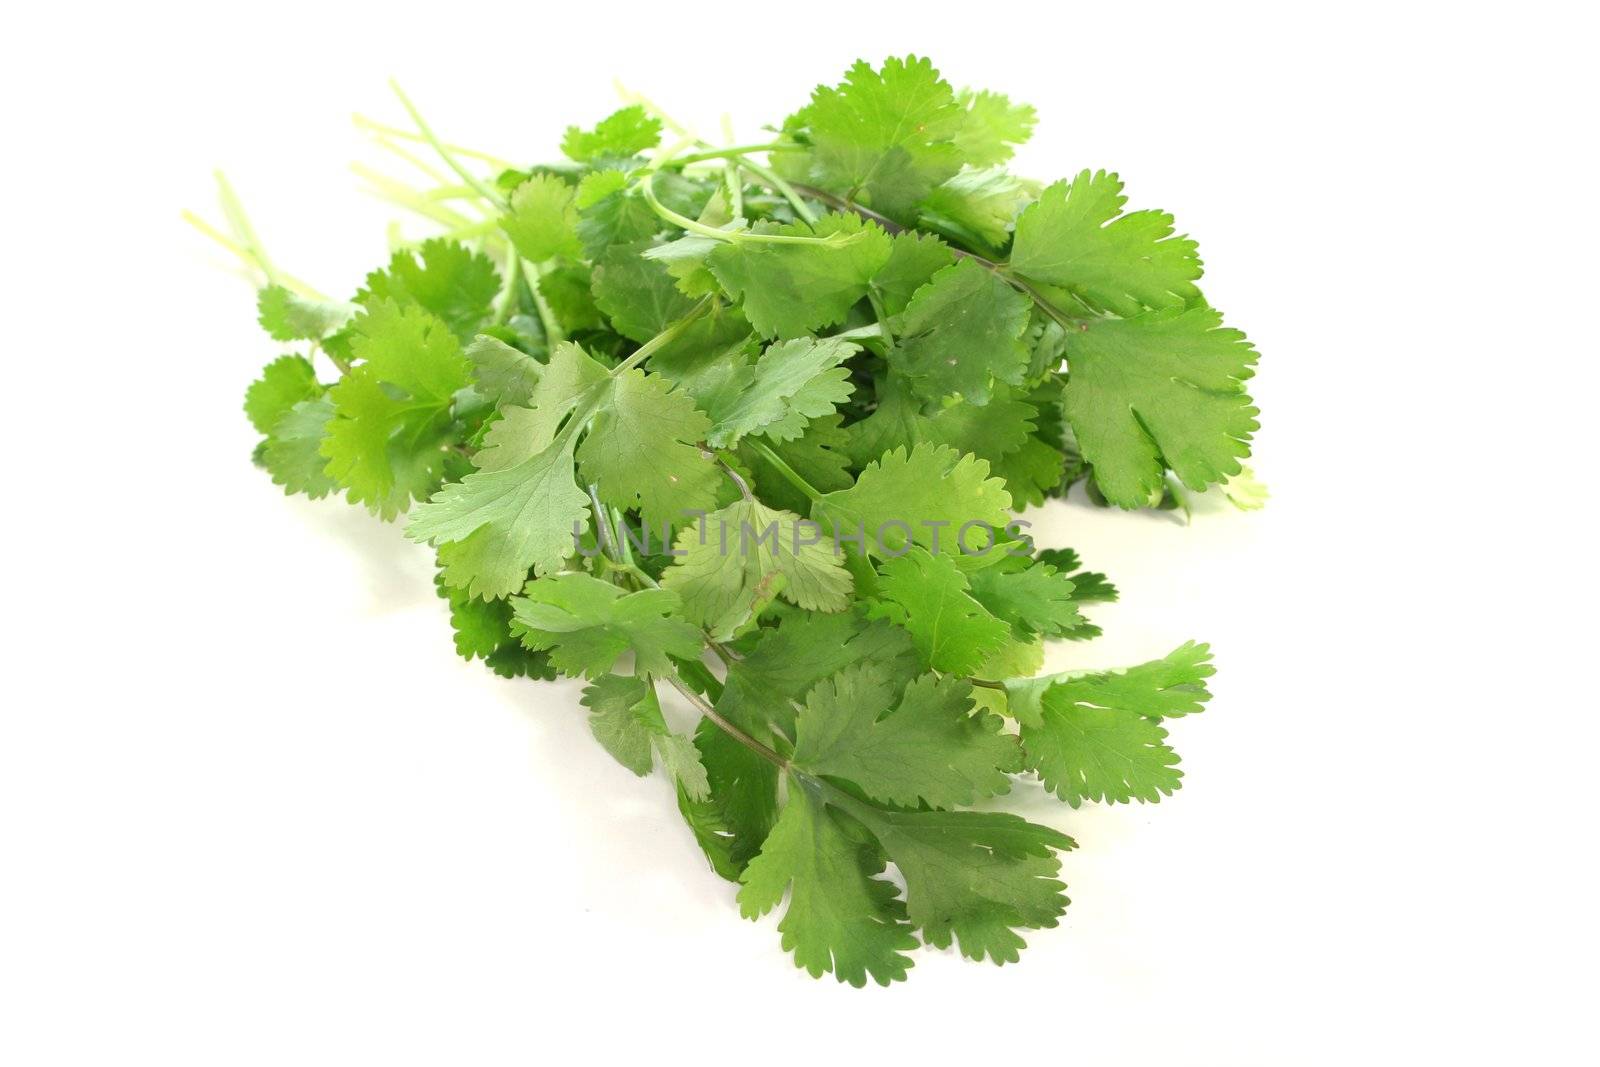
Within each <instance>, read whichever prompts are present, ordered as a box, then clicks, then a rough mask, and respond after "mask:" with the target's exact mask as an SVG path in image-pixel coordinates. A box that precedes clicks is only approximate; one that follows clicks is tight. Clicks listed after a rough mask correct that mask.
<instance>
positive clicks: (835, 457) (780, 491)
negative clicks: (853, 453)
mask: <svg viewBox="0 0 1600 1067" xmlns="http://www.w3.org/2000/svg"><path fill="white" fill-rule="evenodd" d="M840 422H841V419H840V417H839V416H838V415H824V416H822V417H821V418H816V419H812V420H811V424H810V425H809V426H807V427H806V431H805V433H803V434H801V435H800V436H799V437H797V438H795V439H794V440H792V441H773V440H771V439H768V440H766V441H764V442H763V443H764V444H765V445H767V447H769V448H770V449H771V450H772V451H773V452H774V453H776V454H777V456H778V458H779V459H780V460H782V461H783V462H784V463H786V464H788V465H789V468H790V469H791V470H793V471H794V472H795V473H797V474H799V475H800V477H801V478H802V479H804V480H805V483H806V484H807V485H808V486H810V487H812V488H813V489H816V490H817V491H818V492H822V493H832V492H835V491H837V490H840V489H846V488H848V487H849V486H850V485H851V483H852V482H853V481H854V479H853V478H852V477H851V476H850V473H849V467H850V456H849V454H848V453H847V452H846V451H845V446H846V445H847V443H848V442H849V438H848V436H847V435H846V434H845V432H844V430H842V429H840V425H839V424H840ZM739 458H740V459H741V460H743V461H744V463H745V465H746V466H748V467H749V468H750V474H751V479H752V483H753V485H754V486H755V490H756V495H757V496H759V497H760V498H761V499H763V500H766V501H768V502H770V503H772V504H775V505H777V506H779V507H782V508H784V509H785V510H788V511H794V512H797V513H798V512H804V511H806V510H808V509H809V508H810V506H811V503H810V500H809V498H808V497H807V496H806V494H805V492H804V491H802V490H800V489H798V488H796V487H795V486H794V485H793V484H791V483H790V482H789V480H788V479H787V478H786V477H784V475H783V474H782V473H780V472H779V471H778V469H777V468H776V467H774V466H772V463H771V461H770V460H768V458H767V457H766V456H765V455H763V454H762V453H760V452H758V451H756V450H755V449H753V448H750V447H748V444H746V445H742V446H741V447H740V450H739Z"/></svg>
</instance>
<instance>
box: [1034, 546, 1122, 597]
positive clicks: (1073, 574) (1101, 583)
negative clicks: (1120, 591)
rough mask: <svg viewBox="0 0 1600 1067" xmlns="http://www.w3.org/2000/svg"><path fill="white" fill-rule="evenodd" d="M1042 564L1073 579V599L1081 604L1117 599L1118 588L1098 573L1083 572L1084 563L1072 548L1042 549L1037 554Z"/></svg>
mask: <svg viewBox="0 0 1600 1067" xmlns="http://www.w3.org/2000/svg"><path fill="white" fill-rule="evenodd" d="M1037 558H1038V560H1039V562H1040V563H1047V564H1049V565H1050V566H1052V567H1054V568H1055V569H1056V570H1058V571H1060V572H1061V573H1062V574H1065V575H1066V576H1067V577H1069V578H1071V579H1072V599H1073V600H1076V601H1077V602H1078V603H1080V604H1093V603H1101V602H1107V601H1112V600H1115V599H1117V587H1116V586H1114V585H1112V584H1111V583H1110V582H1109V581H1107V580H1106V576H1105V575H1104V574H1101V573H1099V572H1098V571H1086V570H1082V569H1081V568H1082V566H1083V562H1082V561H1081V560H1080V559H1079V558H1078V553H1077V552H1075V551H1073V550H1072V549H1070V548H1041V549H1040V550H1039V552H1038V553H1037Z"/></svg>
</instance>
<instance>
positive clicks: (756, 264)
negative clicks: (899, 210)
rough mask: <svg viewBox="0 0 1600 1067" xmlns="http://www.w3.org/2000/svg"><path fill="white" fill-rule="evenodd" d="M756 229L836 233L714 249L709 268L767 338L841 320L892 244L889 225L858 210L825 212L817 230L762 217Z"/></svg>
mask: <svg viewBox="0 0 1600 1067" xmlns="http://www.w3.org/2000/svg"><path fill="white" fill-rule="evenodd" d="M753 232H755V233H758V234H767V235H776V236H782V237H828V236H830V235H831V236H832V237H833V240H832V241H831V242H827V243H817V244H779V243H774V242H768V241H734V242H731V243H726V244H723V245H722V246H721V247H719V248H717V249H716V250H715V251H714V252H712V253H711V256H710V259H709V260H708V263H709V265H710V267H711V273H712V274H713V275H715V276H716V279H717V281H718V282H720V283H721V284H722V287H723V288H724V289H726V290H727V291H728V294H729V295H730V296H732V297H735V298H737V299H739V300H742V301H743V303H744V313H745V315H746V316H747V317H748V318H749V319H750V325H752V326H754V327H755V328H756V330H757V331H759V332H760V333H761V335H762V336H764V337H799V336H801V335H802V334H806V333H809V332H811V331H812V330H818V329H821V328H822V327H824V326H832V325H834V324H836V323H838V322H841V321H843V320H844V317H845V315H846V314H848V313H849V311H850V309H851V308H852V307H853V306H854V305H855V304H856V302H857V301H859V300H860V299H861V298H862V297H864V296H866V295H867V286H868V283H869V282H871V280H872V278H873V275H875V274H877V272H878V271H879V269H880V268H882V267H883V265H884V264H885V263H887V262H888V261H889V255H890V251H891V249H892V247H893V245H892V242H890V240H889V236H888V235H887V234H885V233H884V232H883V230H881V229H879V228H878V227H877V226H876V225H874V224H872V223H870V222H863V221H862V220H861V219H860V218H858V217H857V216H854V215H827V216H824V217H823V218H822V219H821V220H819V222H818V223H817V226H816V227H815V228H813V227H810V226H807V225H805V224H804V223H790V224H788V225H784V226H778V225H773V224H770V223H759V224H757V225H756V226H755V227H753Z"/></svg>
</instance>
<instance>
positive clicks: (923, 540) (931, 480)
mask: <svg viewBox="0 0 1600 1067" xmlns="http://www.w3.org/2000/svg"><path fill="white" fill-rule="evenodd" d="M988 475H989V464H988V463H987V462H985V461H984V460H981V459H978V458H976V457H974V456H970V455H966V456H963V455H962V454H961V453H959V452H957V451H956V450H955V449H953V448H949V447H946V446H944V445H931V446H930V445H919V446H917V447H916V448H913V449H911V450H910V451H909V452H907V451H906V450H905V449H901V448H897V449H895V450H894V451H893V452H888V453H885V454H884V455H883V457H882V458H880V459H878V460H876V461H874V462H872V463H869V464H867V466H866V467H865V468H864V469H863V470H862V471H861V473H860V475H858V476H857V478H856V483H855V485H853V486H851V487H850V488H848V489H843V490H840V491H839V492H837V493H829V494H828V495H827V496H825V497H823V498H822V500H821V501H820V502H819V503H818V504H817V512H816V514H817V517H818V518H819V519H821V520H822V521H824V522H826V523H831V524H832V525H833V527H834V529H835V531H836V533H837V536H838V537H839V538H841V539H842V538H844V537H845V536H847V535H848V534H849V533H851V532H852V531H854V532H856V533H860V532H861V531H865V533H866V540H867V544H868V548H869V549H870V550H871V551H873V552H875V553H877V554H886V553H894V552H898V551H902V550H903V549H904V548H905V547H906V545H907V544H908V543H912V542H914V543H916V544H918V545H922V546H923V547H925V548H929V549H933V550H936V551H939V552H941V553H946V554H950V553H956V552H958V551H960V546H961V545H962V544H966V545H968V547H969V548H971V549H973V550H977V549H980V548H982V547H984V546H983V535H982V534H981V533H976V534H973V536H972V538H971V539H969V540H966V541H963V540H961V530H962V527H964V526H966V525H967V524H968V523H981V524H987V525H988V527H989V528H991V529H993V530H995V531H996V532H997V533H998V532H999V531H1001V530H1003V529H1004V527H1005V525H1006V523H1007V522H1009V521H1010V518H1011V497H1010V495H1009V494H1008V493H1007V492H1006V490H1005V484H1004V483H1003V482H1001V481H1000V480H999V479H998V478H990V477H989V476H988Z"/></svg>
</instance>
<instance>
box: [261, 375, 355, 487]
mask: <svg viewBox="0 0 1600 1067" xmlns="http://www.w3.org/2000/svg"><path fill="white" fill-rule="evenodd" d="M333 415H334V407H333V401H331V400H329V399H328V398H327V397H326V396H322V397H318V398H317V399H315V400H302V401H300V402H299V403H298V404H296V405H295V406H294V407H292V408H290V409H289V410H288V412H286V413H285V414H284V416H283V417H282V418H280V419H279V420H278V421H277V423H276V424H274V425H273V427H272V434H271V436H269V437H268V438H267V439H266V440H265V441H264V442H262V448H261V465H262V466H263V467H265V468H266V469H267V473H268V474H270V475H271V476H272V480H273V481H274V482H276V483H277V484H278V485H281V486H283V490H284V492H285V493H304V494H306V495H307V496H309V497H311V499H313V500H320V499H321V498H322V497H325V496H327V495H328V494H329V493H331V492H333V491H334V490H335V489H337V488H339V486H338V483H337V482H335V481H334V480H333V479H332V478H330V477H328V475H327V473H326V472H327V466H328V459H327V457H326V456H324V455H323V454H322V440H323V438H324V437H326V436H327V432H328V423H329V422H330V421H332V419H333Z"/></svg>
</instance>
